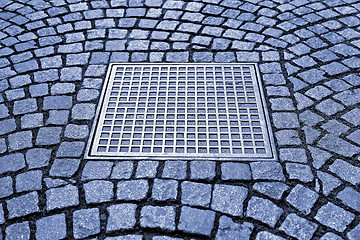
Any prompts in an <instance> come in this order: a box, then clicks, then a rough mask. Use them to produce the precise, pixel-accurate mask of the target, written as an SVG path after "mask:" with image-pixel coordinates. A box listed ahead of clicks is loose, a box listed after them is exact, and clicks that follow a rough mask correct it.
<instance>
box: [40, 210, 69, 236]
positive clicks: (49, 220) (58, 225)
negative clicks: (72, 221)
mask: <svg viewBox="0 0 360 240" xmlns="http://www.w3.org/2000/svg"><path fill="white" fill-rule="evenodd" d="M35 236H36V239H39V240H46V239H56V240H58V239H63V238H65V237H66V222H65V214H63V213H62V214H57V215H52V216H48V217H43V218H41V219H39V220H37V221H36V234H35Z"/></svg>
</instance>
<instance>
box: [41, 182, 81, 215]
mask: <svg viewBox="0 0 360 240" xmlns="http://www.w3.org/2000/svg"><path fill="white" fill-rule="evenodd" d="M78 204H79V194H78V189H77V187H75V186H73V185H70V184H69V185H66V186H64V187H59V188H52V189H50V190H47V191H46V209H47V210H53V209H57V208H65V207H70V206H76V205H78Z"/></svg>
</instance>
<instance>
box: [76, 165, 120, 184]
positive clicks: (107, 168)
mask: <svg viewBox="0 0 360 240" xmlns="http://www.w3.org/2000/svg"><path fill="white" fill-rule="evenodd" d="M113 165H114V163H113V162H105V161H88V162H87V163H86V164H85V167H84V169H83V171H82V177H81V180H82V181H85V180H92V179H105V178H108V177H109V176H110V173H111V169H112V167H113ZM99 169H101V171H99Z"/></svg>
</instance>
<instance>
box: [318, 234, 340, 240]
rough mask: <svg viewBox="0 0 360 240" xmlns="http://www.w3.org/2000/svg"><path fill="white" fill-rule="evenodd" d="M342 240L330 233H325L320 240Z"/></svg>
mask: <svg viewBox="0 0 360 240" xmlns="http://www.w3.org/2000/svg"><path fill="white" fill-rule="evenodd" d="M341 239H342V238H341V237H339V236H338V235H336V234H334V233H332V232H328V233H325V234H324V235H323V236H322V237H321V238H320V240H341Z"/></svg>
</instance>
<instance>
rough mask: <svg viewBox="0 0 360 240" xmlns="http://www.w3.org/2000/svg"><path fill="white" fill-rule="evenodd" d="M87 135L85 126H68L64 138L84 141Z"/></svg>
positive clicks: (87, 130)
mask: <svg viewBox="0 0 360 240" xmlns="http://www.w3.org/2000/svg"><path fill="white" fill-rule="evenodd" d="M88 135H89V127H88V126H87V125H75V124H69V125H67V126H66V128H65V134H64V136H65V137H67V138H72V139H84V138H86V137H87V136H88Z"/></svg>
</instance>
